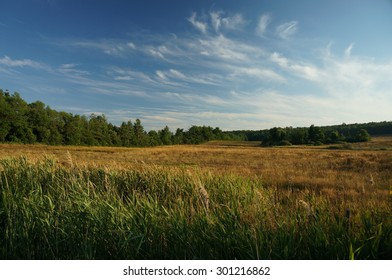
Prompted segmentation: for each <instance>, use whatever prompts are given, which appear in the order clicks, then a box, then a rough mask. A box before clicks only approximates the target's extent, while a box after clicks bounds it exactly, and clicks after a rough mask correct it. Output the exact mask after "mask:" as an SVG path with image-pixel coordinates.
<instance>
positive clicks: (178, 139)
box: [173, 128, 184, 145]
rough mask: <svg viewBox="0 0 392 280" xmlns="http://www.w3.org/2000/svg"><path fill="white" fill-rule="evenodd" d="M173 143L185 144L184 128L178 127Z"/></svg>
mask: <svg viewBox="0 0 392 280" xmlns="http://www.w3.org/2000/svg"><path fill="white" fill-rule="evenodd" d="M173 144H175V145H178V144H184V130H183V129H180V128H177V130H176V133H175V134H174V135H173Z"/></svg>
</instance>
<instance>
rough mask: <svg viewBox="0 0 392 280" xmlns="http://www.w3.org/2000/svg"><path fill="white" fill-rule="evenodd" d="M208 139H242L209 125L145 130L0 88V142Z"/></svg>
mask: <svg viewBox="0 0 392 280" xmlns="http://www.w3.org/2000/svg"><path fill="white" fill-rule="evenodd" d="M211 140H243V136H242V135H241V134H232V133H228V132H223V131H222V130H221V129H220V128H218V127H216V128H212V127H210V126H196V125H193V126H191V127H190V128H189V129H188V130H184V129H180V128H178V129H177V130H176V131H175V133H173V132H171V131H170V129H169V127H168V126H165V127H164V128H162V129H161V130H158V131H155V130H150V131H149V132H147V131H146V130H145V129H144V127H143V125H142V123H141V121H140V119H136V120H135V121H134V122H132V121H131V120H129V121H126V122H123V123H122V124H121V125H120V126H116V125H113V124H111V123H109V122H108V120H107V119H106V117H105V115H95V114H92V115H90V116H88V117H87V116H84V115H77V114H75V115H74V114H71V113H67V112H58V111H56V110H53V109H51V108H50V107H49V106H47V105H45V104H44V103H43V102H41V101H36V102H33V103H30V104H28V103H27V102H26V101H25V100H23V98H22V97H21V96H20V94H19V93H17V92H15V93H13V94H10V93H9V92H8V91H3V90H1V89H0V142H3V143H4V142H15V143H26V144H27V143H28V144H32V143H43V144H48V145H87V146H123V147H148V146H159V145H173V144H200V143H204V142H208V141H211Z"/></svg>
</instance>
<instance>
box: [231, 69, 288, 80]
mask: <svg viewBox="0 0 392 280" xmlns="http://www.w3.org/2000/svg"><path fill="white" fill-rule="evenodd" d="M232 75H233V76H238V75H240V76H249V77H252V78H256V79H259V80H262V81H264V80H270V81H274V82H284V81H285V78H284V77H283V76H281V75H279V74H278V73H276V72H275V71H274V70H272V69H268V68H261V67H258V68H257V67H248V68H246V67H238V68H234V69H233V74H232Z"/></svg>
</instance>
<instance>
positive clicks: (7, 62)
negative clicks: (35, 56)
mask: <svg viewBox="0 0 392 280" xmlns="http://www.w3.org/2000/svg"><path fill="white" fill-rule="evenodd" d="M0 65H3V66H8V67H22V68H23V67H31V68H37V69H43V68H45V65H44V64H42V63H40V62H37V61H34V60H31V59H11V58H10V57H9V56H4V57H3V58H0Z"/></svg>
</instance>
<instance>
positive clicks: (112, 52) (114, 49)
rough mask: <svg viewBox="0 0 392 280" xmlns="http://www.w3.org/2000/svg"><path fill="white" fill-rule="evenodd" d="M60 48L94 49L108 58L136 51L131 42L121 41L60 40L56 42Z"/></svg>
mask: <svg viewBox="0 0 392 280" xmlns="http://www.w3.org/2000/svg"><path fill="white" fill-rule="evenodd" d="M56 44H58V45H60V46H67V47H69V46H71V47H77V48H85V49H93V50H94V49H95V50H99V51H102V52H103V53H105V54H107V55H109V56H123V55H125V54H127V53H129V52H131V51H134V50H136V49H137V48H136V45H135V44H134V43H133V42H124V41H121V40H110V39H101V40H62V41H61V42H56Z"/></svg>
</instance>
